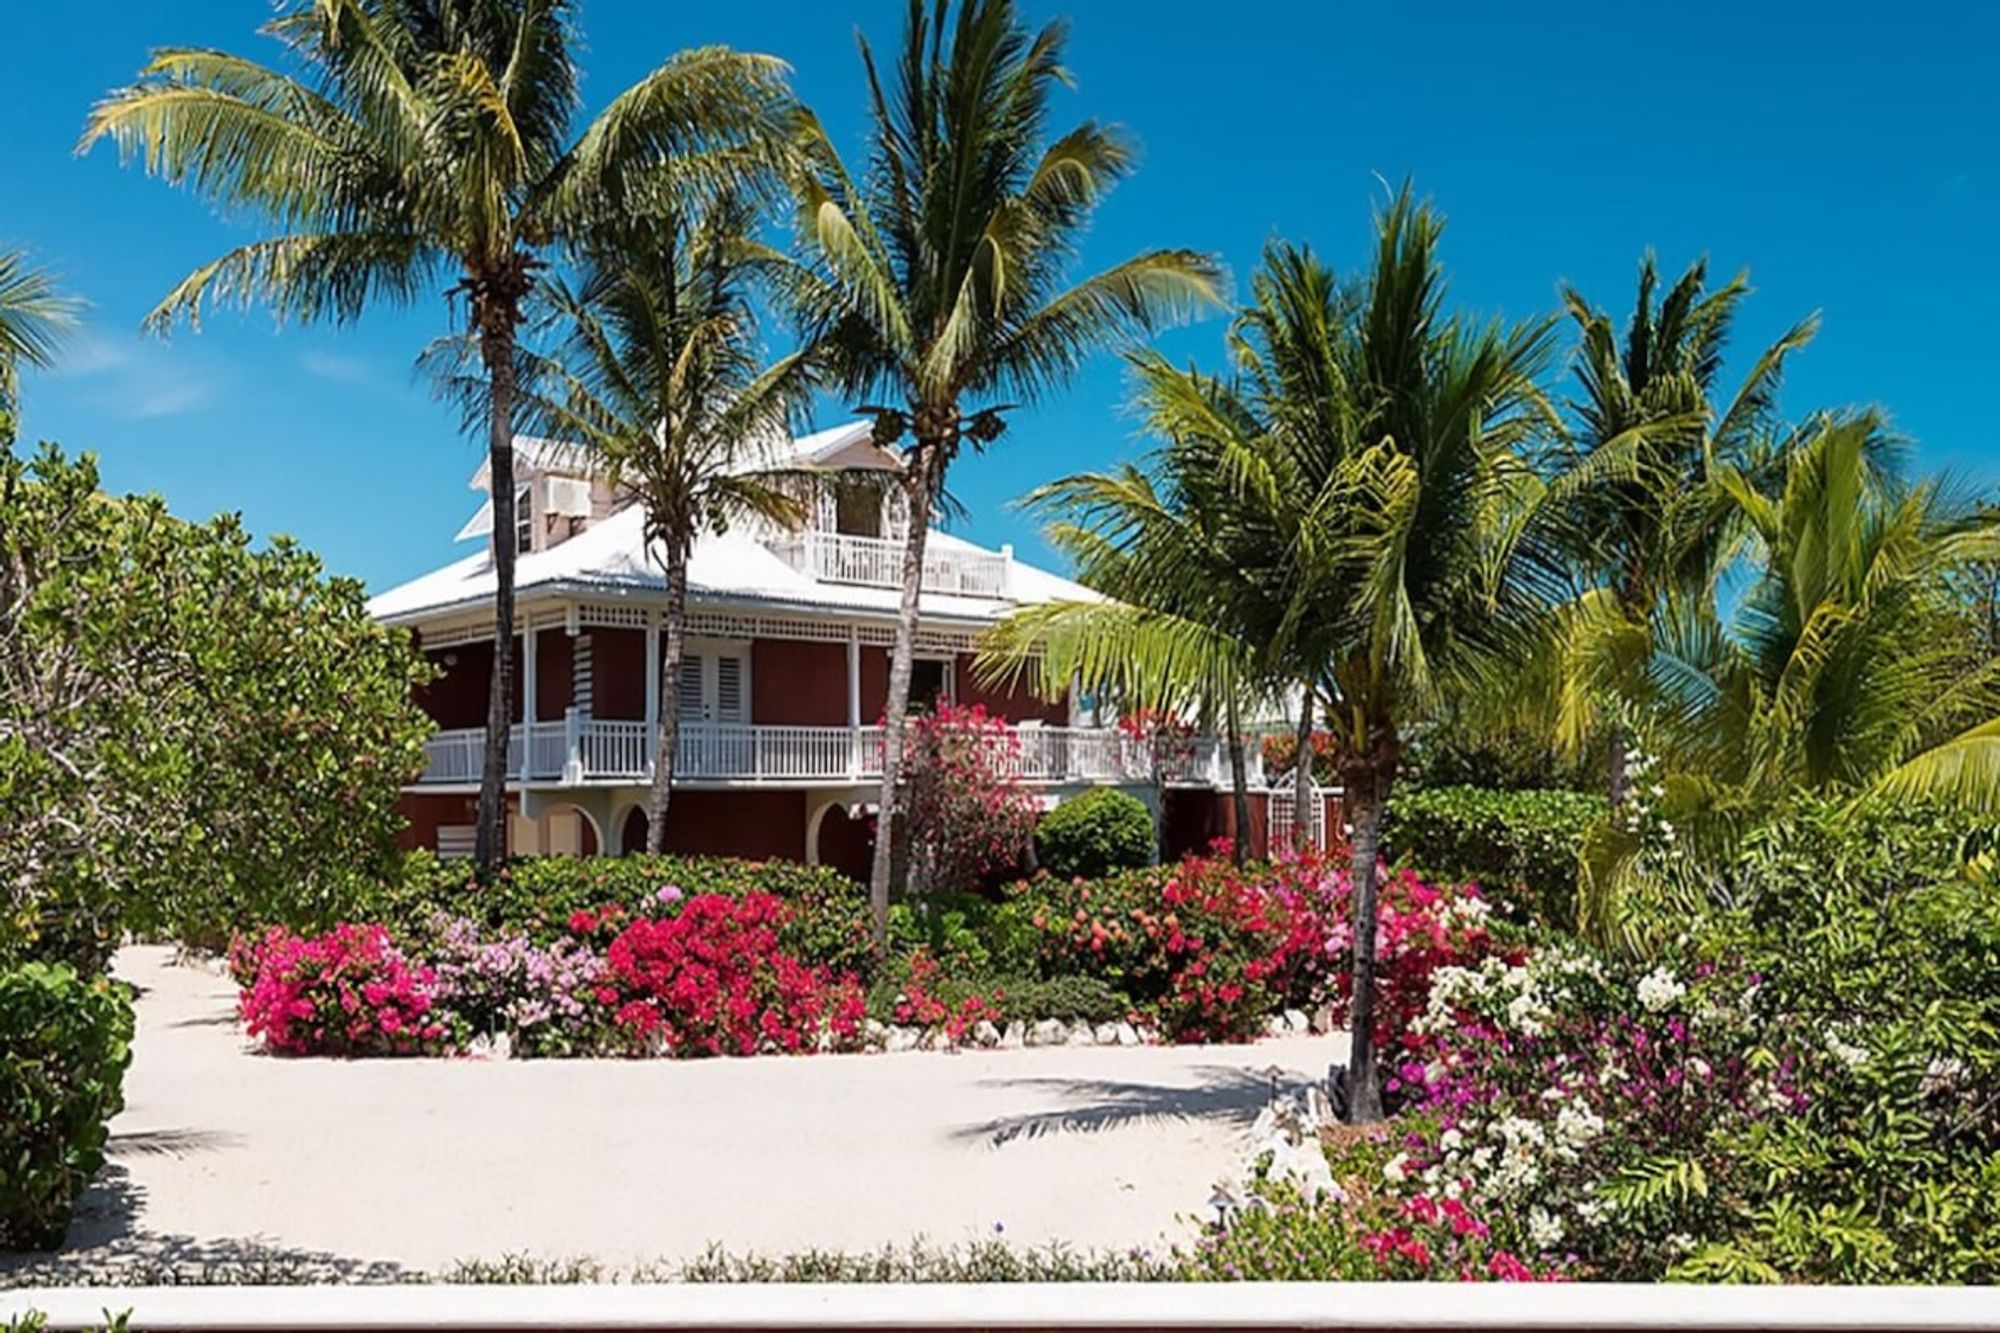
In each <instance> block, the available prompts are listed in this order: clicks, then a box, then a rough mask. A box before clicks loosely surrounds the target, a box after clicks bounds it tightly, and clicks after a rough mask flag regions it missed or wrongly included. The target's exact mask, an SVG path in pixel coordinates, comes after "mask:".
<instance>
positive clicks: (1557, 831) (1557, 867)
mask: <svg viewBox="0 0 2000 1333" xmlns="http://www.w3.org/2000/svg"><path fill="white" fill-rule="evenodd" d="M1605 811H1606V804H1605V801H1604V799H1603V798H1602V797H1599V796H1593V795H1589V794H1587V793H1584V792H1575V791H1559V790H1536V791H1501V790H1494V789H1491V788H1485V787H1425V788H1411V789H1408V790H1405V791H1401V792H1398V793H1397V794H1396V795H1394V796H1393V797H1391V798H1390V800H1389V810H1388V821H1387V823H1386V825H1385V826H1384V830H1383V844H1384V846H1385V848H1386V849H1387V851H1388V854H1389V855H1390V857H1391V858H1392V859H1394V860H1396V861H1398V862H1401V863H1403V864H1405V865H1408V866H1410V867H1411V868H1413V869H1414V870H1416V871H1417V873H1418V874H1420V875H1423V876H1424V877H1426V878H1428V879H1435V880H1451V881H1457V882H1466V881H1471V882H1476V883H1477V884H1479V886H1480V887H1481V888H1483V889H1486V890H1489V891H1491V892H1492V893H1494V894H1495V895H1496V897H1498V898H1500V899H1503V900H1506V899H1512V900H1514V905H1515V906H1517V907H1518V908H1520V909H1521V910H1522V911H1523V912H1524V913H1525V914H1526V915H1527V916H1528V917H1530V918H1531V919H1533V920H1535V921H1538V922H1541V923H1543V924H1545V925H1551V926H1555V927H1558V928H1559V929H1563V930H1570V929H1573V928H1574V927H1575V924H1576V883H1577V867H1578V860H1577V856H1578V851H1579V849H1580V848H1581V846H1582V842H1583V835H1584V832H1585V831H1586V830H1587V829H1588V828H1589V827H1590V826H1591V825H1592V824H1594V823H1596V822H1597V821H1598V820H1600V819H1602V818H1604V815H1605Z"/></svg>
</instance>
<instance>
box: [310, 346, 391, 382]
mask: <svg viewBox="0 0 2000 1333" xmlns="http://www.w3.org/2000/svg"><path fill="white" fill-rule="evenodd" d="M299 364H300V365H301V366H304V367H305V371H306V373H307V374H308V375H315V376H317V377H319V378H320V379H323V380H332V381H334V382H335V383H336V384H373V383H375V368H374V367H373V366H371V365H369V364H368V363H367V362H366V361H364V360H362V359H361V358H360V357H358V356H336V355H335V354H334V353H332V352H320V351H310V352H306V353H305V354H304V355H302V356H300V357H299Z"/></svg>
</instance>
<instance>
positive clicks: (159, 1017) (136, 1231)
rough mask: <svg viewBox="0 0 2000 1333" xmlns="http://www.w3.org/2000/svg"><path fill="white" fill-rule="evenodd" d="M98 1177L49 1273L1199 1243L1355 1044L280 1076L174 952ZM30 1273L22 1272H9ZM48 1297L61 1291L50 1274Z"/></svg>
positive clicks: (212, 990)
mask: <svg viewBox="0 0 2000 1333" xmlns="http://www.w3.org/2000/svg"><path fill="white" fill-rule="evenodd" d="M118 971H119V974H120V975H121V976H122V977H124V978H125V979H126V980H128V981H131V982H133V983H135V984H136V985H138V986H139V987H141V988H142V991H143V993H142V996H141V998H140V1001H139V1034H138V1040H137V1045H136V1051H135V1056H134V1060H133V1064H132V1069H131V1072H130V1074H129V1075H128V1082H127V1085H126V1094H127V1106H126V1110H125V1112H124V1113H123V1114H122V1115H120V1116H119V1117H118V1119H117V1120H116V1121H115V1122H114V1123H113V1125H112V1143H111V1149H110V1157H111V1161H110V1165H109V1166H108V1167H107V1169H106V1171H105V1172H104V1173H103V1176H102V1178H101V1179H100V1180H99V1182H98V1183H97V1185H96V1186H95V1187H94V1188H93V1190H92V1191H91V1193H90V1195H89V1196H88V1197H87V1199H86V1201H85V1204H84V1206H83V1208H82V1210H81V1211H80V1215H79V1218H78V1221H77V1223H76V1224H75V1225H74V1226H73V1227H72V1228H71V1233H70V1241H69V1245H68V1246H67V1247H66V1249H65V1251H64V1252H63V1254H62V1255H61V1256H58V1257H57V1259H56V1261H55V1262H56V1264H57V1265H59V1266H63V1267H66V1266H68V1265H85V1266H89V1267H103V1266H106V1265H109V1264H114V1263H118V1262H119V1261H121V1260H130V1259H140V1258H143V1259H154V1260H163V1261H167V1262H173V1263H176V1264H180V1265H184V1266H199V1265H201V1264H202V1263H204V1262H207V1261H222V1262H228V1261H232V1260H239V1259H241V1258H243V1257H244V1256H246V1255H259V1256H265V1255H273V1254H275V1255H276V1256H279V1257H280V1258H281V1259H283V1260H285V1261H288V1262H294V1263H300V1264H305V1265H309V1266H315V1267H320V1268H323V1269H325V1270H338V1271H344V1272H348V1273H353V1274H362V1273H370V1272H372V1273H374V1274H376V1275H379V1276H387V1275H392V1274H394V1273H395V1272H396V1271H398V1270H409V1269H417V1270H436V1269H438V1268H441V1267H444V1266H447V1265H449V1264H450V1263H451V1262H452V1261H454V1260H458V1259H470V1258H480V1259H492V1258H497V1257H499V1256H501V1255H505V1254H510V1253H525V1254H531V1255H535V1256H539V1257H542V1258H550V1259H566V1258H574V1257H579V1256H588V1257H590V1258H593V1259H595V1260H598V1261H601V1262H603V1263H606V1264H609V1265H613V1266H626V1265H631V1264H638V1263H646V1262H649V1261H657V1260H662V1259H666V1260H672V1259H679V1258H686V1257H690V1256H693V1255H695V1254H698V1253H700V1252H701V1251H702V1250H703V1249H705V1248H706V1247H707V1246H708V1245H709V1244H710V1243H711V1242H715V1243H720V1244H722V1245H724V1246H726V1247H728V1248H730V1249H734V1250H758V1251H762V1252H766V1253H776V1252H782V1251H788V1250H799V1249H806V1248H820V1249H834V1248H838V1249H863V1248H873V1247H877V1246H881V1245H885V1244H903V1243H907V1242H909V1241H910V1240H911V1239H912V1238H914V1237H917V1236H920V1235H921V1236H924V1237H927V1238H929V1239H930V1240H932V1241H934V1242H938V1243H942V1244H950V1243H956V1242H961V1241H967V1240H972V1239H976V1238H981V1237H987V1236H991V1235H994V1234H996V1231H997V1230H999V1229H1002V1228H1004V1235H1005V1237H1006V1238H1007V1239H1008V1240H1010V1241H1013V1242H1017V1243H1020V1244H1026V1245H1040V1244H1043V1243H1046V1242H1050V1241H1062V1242H1065V1243H1067V1244H1069V1245H1072V1246H1075V1247H1078V1248H1090V1249H1126V1248H1131V1247H1140V1246H1159V1245H1160V1244H1161V1243H1162V1242H1163V1241H1164V1242H1170V1241H1172V1240H1174V1239H1176V1238H1184V1237H1185V1236H1186V1235H1187V1234H1188V1222H1189V1219H1190V1218H1191V1217H1192V1216H1193V1215H1196V1214H1199V1213H1200V1212H1202V1211H1203V1209H1204V1205H1205V1202H1206V1200H1207V1199H1208V1197H1209V1194H1210V1191H1211V1187H1212V1186H1213V1184H1214V1183H1215V1182H1216V1181H1217V1180H1218V1179H1220V1178H1222V1177H1223V1176H1224V1175H1226V1174H1229V1173H1231V1172H1232V1171H1233V1170H1234V1169H1235V1167H1236V1164H1237V1161H1238V1158H1239V1156H1240V1154H1241V1151H1242V1148H1243V1145H1244V1139H1245V1132H1246V1130H1247V1128H1248V1126H1249V1124H1250V1122H1251V1120H1252V1119H1253V1118H1254V1117H1255V1115H1256V1113H1257V1111H1258V1110H1259V1109H1260V1108H1261V1107H1262V1106H1263V1105H1264V1103H1265V1102H1266V1100H1267V1099H1268V1097H1269V1093H1270V1088H1271V1086H1272V1083H1273V1081H1274V1079H1275V1080H1276V1081H1277V1082H1278V1083H1280V1084H1282V1085H1284V1086H1286V1087H1288V1088H1291V1087H1296V1086H1298V1085H1300V1084H1302V1083H1304V1082H1305V1081H1307V1080H1308V1079H1310V1078H1312V1077H1315V1076H1323V1075H1324V1073H1325V1070H1326V1067H1327V1065H1328V1063H1329V1062H1331V1061H1333V1060H1337V1059H1344V1058H1345V1047H1344V1043H1342V1042H1341V1041H1340V1040H1338V1039H1329V1038H1286V1039H1280V1040H1269V1041H1264V1042H1259V1043H1257V1044H1255V1045H1250V1046H1234V1047H1141V1048H1107V1047H1053V1048H1035V1049H1029V1050H1009V1051H983V1052H970V1053H962V1054H941V1053H930V1052H911V1053H907V1054H900V1055H851V1056H814V1057H803V1058H781V1057H769V1058H757V1059H743V1060H704V1061H686V1062H673V1061H650V1062H639V1061H611V1060H545V1061H493V1060H472V1059H458V1060H364V1061H332V1060H280V1059H272V1058H268V1057H264V1056H261V1055H256V1054H253V1053H251V1052H249V1051H248V1050H247V1049H246V1048H245V1045H244V1041H243V1038H242V1035H241V1033H240V1030H239V1029H238V1027H237V1026H236V1023H235V1021H234V991H233V988H232V987H231V986H230V984H229V983H228V981H227V980H226V979H224V978H222V977H219V976H217V975H216V974H215V973H213V972H211V971H207V970H204V969H201V968H196V967H182V966H173V965H170V963H169V958H168V954H167V952H166V951H165V950H162V949H150V948H136V949H130V950H127V951H125V952H124V953H123V954H122V955H121V956H120V958H119V961H118ZM10 1266H11V1267H12V1268H13V1269H14V1272H13V1276H14V1278H15V1279H16V1280H20V1279H22V1278H24V1277H26V1276H27V1273H25V1272H24V1271H23V1270H22V1269H21V1266H20V1263H19V1261H12V1263H11V1264H10V1262H9V1261H7V1260H0V1281H4V1280H6V1278H7V1276H8V1269H9V1267H10ZM35 1268H36V1275H37V1276H40V1277H43V1278H50V1277H53V1276H56V1275H57V1272H56V1270H53V1269H51V1268H50V1266H49V1261H47V1260H44V1261H40V1262H38V1263H37V1264H36V1266H35Z"/></svg>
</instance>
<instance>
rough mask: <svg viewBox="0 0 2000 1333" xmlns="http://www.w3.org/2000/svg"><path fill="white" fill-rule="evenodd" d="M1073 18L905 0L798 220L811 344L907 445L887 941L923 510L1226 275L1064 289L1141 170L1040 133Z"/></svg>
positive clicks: (1178, 273) (808, 185)
mask: <svg viewBox="0 0 2000 1333" xmlns="http://www.w3.org/2000/svg"><path fill="white" fill-rule="evenodd" d="M1065 35H1066V32H1065V27H1064V25H1062V24H1060V23H1055V24H1050V25H1049V26H1048V27H1046V28H1043V29H1042V30H1041V31H1040V32H1038V33H1031V32H1030V31H1029V30H1028V29H1027V28H1026V27H1025V26H1024V25H1023V23H1022V21H1021V18H1020V15H1019V13H1018V10H1017V8H1016V6H1015V4H1014V3H1013V0H964V3H962V4H960V5H959V6H958V7H957V9H956V12H955V13H954V12H953V8H952V6H951V4H950V0H935V2H934V3H930V4H927V3H925V0H909V6H908V12H907V18H906V22H905V27H904V37H903V52H902V57H901V59H900V61H899V62H898V64H897V68H896V74H895V80H894V83H893V85H892V86H889V87H885V86H884V83H883V80H882V78H881V77H880V76H879V74H878V71H877V69H876V65H875V57H874V52H873V51H872V49H871V48H870V47H869V45H868V43H867V42H866V41H865V40H864V41H862V42H861V57H862V63H863V66H864V68H865V69H866V71H867V77H868V87H869V92H870V95H871V98H872V104H871V105H872V126H871V134H870V138H871V152H870V162H869V171H868V172H867V174H866V176H865V177H864V178H863V179H862V180H861V181H860V182H857V181H856V180H855V179H854V178H853V177H852V176H851V175H850V174H849V173H848V172H847V170H846V169H845V168H844V167H843V166H842V165H841V162H840V159H839V156H838V154H836V153H835V152H834V150H833V148H832V146H831V145H830V144H829V143H828V142H827V140H826V138H825V136H824V134H823V133H822V132H821V131H820V130H819V129H818V127H817V125H816V124H813V123H811V122H809V123H808V136H809V143H810V145H811V146H810V149H809V156H810V158H811V160H812V162H813V169H812V170H811V171H809V172H807V173H804V174H803V175H802V176H801V179H800V181H799V188H798V196H799V231H800V234H801V237H802V239H803V242H804V245H805V247H806V249H807V252H808V253H809V254H810V255H811V256H812V257H813V258H814V259H815V260H816V261H817V265H818V271H817V273H816V274H814V275H813V276H812V277H811V278H810V279H809V280H802V281H801V282H799V283H798V284H797V287H796V291H795V293H794V294H795V297H796V299H797V300H798V303H799V308H800V309H802V310H803V311H805V312H806V319H807V326H808V329H809V332H810V340H811V341H812V342H814V343H816V344H823V345H825V346H827V347H829V348H830V349H831V353H832V359H831V361H830V365H831V367H832V369H833V372H834V375H835V382H836V383H838V384H839V385H840V386H841V387H842V388H843V389H844V390H846V391H848V392H850V393H853V394H856V395H857V396H879V397H880V398H884V399H889V400H892V401H890V402H889V403H887V404H886V405H878V406H871V407H866V408H864V409H863V410H864V411H865V412H867V413H869V414H871V415H872V416H873V417H874V420H875V439H876V441H877V442H878V443H879V444H882V445H884V446H891V445H895V444H898V443H899V442H901V443H903V444H904V445H905V454H904V468H903V473H902V481H901V485H902V496H903V498H904V501H905V505H906V509H907V518H908V534H907V537H906V539H905V542H904V549H903V562H902V600H901V604H900V608H899V615H898V618H897V628H896V637H895V643H894V646H893V648H892V650H891V654H890V659H889V686H888V702H887V704H886V708H885V723H886V726H885V733H884V747H883V749H884V753H883V778H882V802H881V810H882V817H881V819H880V821H879V827H880V829H881V830H882V832H881V834H880V836H878V837H877V839H876V846H875V860H874V867H873V871H872V873H871V876H870V885H869V887H870V894H871V898H872V900H873V907H874V916H875V935H876V939H877V941H878V942H880V941H883V940H885V939H886V938H887V936H886V932H887V929H888V906H889V886H890V878H891V858H892V855H893V848H894V847H895V846H896V845H897V843H898V841H899V838H900V835H901V823H902V810H903V796H904V792H903V785H904V784H903V779H904V749H905V729H906V725H907V721H908V718H907V714H908V711H909V696H910V671H911V660H912V657H913V655H914V649H915V643H916V629H917V607H918V597H919V593H920V591H921V587H922V582H923V568H924V547H925V541H926V537H927V535H928V530H929V520H930V516H931V513H932V511H933V509H934V508H935V506H936V505H937V503H938V499H939V496H940V495H941V494H942V491H943V486H944V482H945V478H946V474H947V473H948V472H949V471H950V468H951V465H952V463H953V462H954V461H955V460H956V459H957V457H958V456H959V454H960V452H961V451H962V450H963V449H964V448H965V446H966V445H968V444H969V445H971V446H972V447H973V448H974V449H984V448H985V447H986V446H988V445H990V444H992V443H993V442H994V441H995V440H997V439H998V438H999V437H1000V435H1001V432H1002V430H1003V429H1004V425H1005V414H1006V412H1007V410H1008V407H1009V406H1010V405H1011V404H1012V403H1014V402H1026V401H1030V400H1032V399H1034V398H1036V397H1037V396H1039V395H1041V394H1043V393H1045V392H1047V391H1049V390H1052V389H1054V388H1056V387H1057V386H1059V385H1061V384H1062V383H1063V382H1065V381H1066V380H1067V379H1068V378H1069V377H1070V375H1071V374H1072V373H1073V372H1074V371H1075V370H1076V369H1077V367H1078V366H1079V365H1080V364H1081V362H1082V361H1083V360H1084V359H1085V358H1086V357H1087V356H1088V355H1089V354H1090V353H1091V352H1093V351H1095V350H1097V349H1099V348H1100V347H1103V346H1105V345H1106V344H1108V343H1111V342H1114V341H1115V340H1118V339H1120V338H1122V337H1124V336H1126V335H1128V334H1131V333H1134V332H1143V331H1146V330H1150V329H1152V328H1154V327H1156V326H1157V325H1159V324H1160V323H1162V322H1163V321H1165V320H1167V319H1169V318H1172V317H1175V316H1179V315H1181V314H1183V313H1185V312H1188V311H1189V310H1191V309H1193V308H1195V307H1199V306H1202V305H1205V304H1208V303H1211V302H1213V301H1215V300H1216V299H1217V294H1218V283H1219V271H1218V269H1217V267H1216V265H1215V263H1214V261H1212V260H1211V259H1209V258H1208V257H1207V256H1204V255H1200V254H1197V253H1195V252H1193V251H1189V250H1154V251H1148V252H1146V253H1144V254H1141V255H1138V256H1136V257H1135V258H1132V259H1129V260H1126V261H1125V262H1124V263H1122V264H1118V265H1116V266H1115V267H1113V268H1111V269H1108V270H1106V271H1104V272H1102V273H1099V274H1096V275H1094V276H1092V277H1089V278H1086V279H1084V280H1083V281H1081V282H1078V283H1076V284H1074V285H1072V286H1067V287H1065V285H1064V284H1065V282H1066V279H1067V274H1068V272H1069V269H1070V264H1071V260H1072V258H1073V257H1074V254H1075V252H1076V249H1077V244H1078V241H1079V238H1080V237H1081V235H1082V232H1083V229H1084V226H1085V224H1086V223H1087V222H1088V221H1089V218H1090V214H1091V210H1092V208H1093V207H1094V205H1095V204H1096V202H1097V201H1098V199H1099V198H1100V197H1101V196H1102V195H1103V194H1104V192H1105V191H1106V190H1107V189H1109V188H1110V187H1111V186H1112V185H1113V184H1115V183H1116V182H1117V181H1118V180H1119V179H1120V178H1122V177H1123V176H1125V175H1126V174H1127V173H1129V172H1130V171H1131V169H1132V165H1133V154H1132V149H1131V146H1130V145H1129V144H1128V143H1127V141H1126V140H1125V138H1124V136H1123V135H1121V134H1120V133H1119V132H1118V131H1116V130H1114V129H1112V128H1110V127H1107V126H1103V125H1099V124H1096V123H1095V122H1085V123H1083V124H1081V125H1078V126H1076V127H1075V128H1074V129H1071V130H1069V131H1068V132H1067V133H1064V134H1061V135H1058V136H1056V137H1054V138H1053V139H1051V138H1050V137H1049V135H1048V122H1049V117H1050V114H1051V109H1050V105H1049V103H1050V99H1051V97H1052V95H1053V94H1054V92H1055V91H1056V89H1057V88H1058V87H1059V86H1061V85H1063V84H1065V83H1067V82H1068V78H1069V76H1068V72H1067V71H1066V70H1065V69H1064V68H1063V65H1062V51H1063V44H1064V39H1065Z"/></svg>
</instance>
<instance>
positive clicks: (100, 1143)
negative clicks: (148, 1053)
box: [0, 963, 132, 1250]
mask: <svg viewBox="0 0 2000 1333" xmlns="http://www.w3.org/2000/svg"><path fill="white" fill-rule="evenodd" d="M131 1043H132V1002H131V999H130V996H129V994H128V993H127V991H126V989H125V987H123V986H121V985H119V984H117V983H116V982H113V981H110V980H108V979H106V978H104V977H98V978H95V979H93V980H89V981H86V980H84V979H83V978H82V977H80V976H78V975H77V973H76V971H75V970H74V969H73V968H71V967H69V966H68V965H66V964H57V965H50V964H46V963H28V964H25V965H23V966H21V967H19V968H16V969H15V970H13V971H0V1250H19V1249H54V1248H55V1247H56V1246H57V1245H60V1244H61V1243H62V1238H63V1232H64V1231H65V1230H66V1229H67V1228H68V1226H69V1218H70V1213H71V1211H72V1210H73V1209H74V1208H75V1206H76V1201H77V1198H78V1196H80V1195H81V1194H82V1193H83V1190H84V1187H85V1186H87V1185H88V1184H89V1183H90V1178H91V1177H92V1176H94V1175H96V1174H97V1170H98V1168H99V1167H101V1166H103V1165H104V1143H105V1138H106V1128H105V1127H106V1125H107V1124H108V1123H109V1122H110V1120H111V1117H112V1116H114V1115H116V1114H117V1113H118V1111H119V1110H120V1109H121V1108H122V1107H123V1106H124V1104H125V1099H124V1091H123V1090H124V1083H125V1067H126V1065H127V1064H128V1063H129V1062H130V1060H131Z"/></svg>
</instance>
